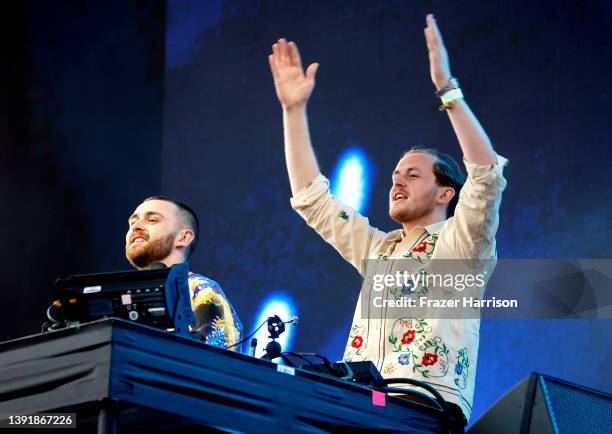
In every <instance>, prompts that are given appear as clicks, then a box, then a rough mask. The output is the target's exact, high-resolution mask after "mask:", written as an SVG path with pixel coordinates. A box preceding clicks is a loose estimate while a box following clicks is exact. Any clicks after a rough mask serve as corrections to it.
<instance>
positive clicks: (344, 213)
mask: <svg viewBox="0 0 612 434" xmlns="http://www.w3.org/2000/svg"><path fill="white" fill-rule="evenodd" d="M338 217H340V218H341V219H344V220H348V219H349V216H348V214H347V213H346V211H340V214H338Z"/></svg>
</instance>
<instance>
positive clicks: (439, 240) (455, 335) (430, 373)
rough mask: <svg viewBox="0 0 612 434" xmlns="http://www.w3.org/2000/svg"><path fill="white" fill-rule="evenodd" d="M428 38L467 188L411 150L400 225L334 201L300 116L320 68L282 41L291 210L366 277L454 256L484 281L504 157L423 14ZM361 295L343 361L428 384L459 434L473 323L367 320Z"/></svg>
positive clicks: (457, 174)
mask: <svg viewBox="0 0 612 434" xmlns="http://www.w3.org/2000/svg"><path fill="white" fill-rule="evenodd" d="M425 40H426V43H427V49H428V52H429V66H430V74H431V79H432V81H433V84H434V86H435V87H436V95H437V96H438V97H440V98H441V100H442V105H441V107H440V109H441V110H442V111H446V113H447V114H448V116H449V119H450V122H451V124H452V127H453V129H454V131H455V134H456V136H457V139H458V141H459V144H460V146H461V151H462V152H463V156H464V162H465V166H466V169H467V174H468V175H467V179H466V180H465V183H464V177H463V175H462V174H461V171H460V169H459V167H458V165H457V163H456V162H455V161H454V160H453V159H452V158H451V157H449V156H448V155H445V154H442V153H441V152H439V151H437V150H434V149H412V150H410V151H408V152H406V153H405V154H404V155H403V156H402V158H401V159H400V160H399V162H398V163H397V166H396V167H395V169H394V170H393V173H392V177H391V181H392V183H391V188H390V191H389V215H390V216H391V218H392V219H393V220H395V221H396V222H397V223H399V224H400V225H401V229H398V230H395V231H392V232H389V233H385V232H383V231H380V230H378V229H376V228H374V227H372V226H370V224H369V221H368V219H367V218H365V217H363V216H361V215H360V214H358V213H357V212H355V211H354V210H352V209H351V208H350V207H348V206H345V205H343V204H342V203H340V202H339V201H338V200H336V199H335V198H334V197H333V196H332V195H331V193H330V191H329V181H328V180H327V178H325V177H324V176H323V175H322V174H321V172H320V171H319V167H318V164H317V160H316V157H315V154H314V151H313V148H312V144H311V141H310V133H309V129H308V120H307V116H306V103H307V101H308V98H309V97H310V94H311V92H312V90H313V88H314V84H315V81H314V78H315V74H316V72H317V69H318V66H319V65H318V64H317V63H313V64H311V65H310V66H309V67H308V68H307V69H306V72H304V69H303V68H302V63H301V60H300V55H299V52H298V48H297V46H296V44H295V43H294V42H289V43H288V42H287V41H286V40H285V39H279V41H278V42H277V43H275V44H274V45H273V46H272V54H271V55H270V56H269V63H270V69H271V71H272V76H273V79H274V86H275V89H276V94H277V96H278V99H279V102H280V104H281V106H282V110H283V127H284V138H285V156H286V162H287V170H288V173H289V181H290V184H291V191H292V194H293V197H292V198H291V205H292V207H293V208H294V209H295V210H296V211H297V212H298V213H299V214H300V215H301V216H302V217H303V218H304V219H305V220H306V222H307V223H308V225H309V226H311V227H313V228H314V229H315V230H316V231H317V232H318V233H319V234H320V235H321V236H322V237H323V238H324V239H325V240H326V241H327V242H328V243H330V244H332V245H333V246H334V247H335V248H336V250H338V252H339V253H340V254H341V255H342V256H343V257H344V258H345V259H346V260H347V261H349V262H350V263H351V264H352V265H353V266H355V268H357V270H358V271H359V273H360V274H362V275H364V276H365V275H366V274H367V273H366V270H364V260H365V259H372V260H373V261H374V262H375V263H376V264H377V266H378V265H379V262H382V263H383V264H382V266H385V264H384V261H389V260H391V259H401V258H406V259H404V260H406V261H413V262H410V264H414V265H415V267H421V266H423V264H426V263H427V262H429V261H432V260H433V259H436V258H439V259H452V260H454V261H456V262H460V263H461V264H462V266H463V265H464V264H465V266H466V268H468V269H469V270H471V271H474V272H478V273H483V274H485V275H487V276H490V274H491V272H492V271H493V270H492V264H493V265H494V259H495V256H496V253H495V233H496V231H497V227H498V221H499V218H498V210H499V204H500V201H501V194H502V191H503V189H504V188H505V186H506V181H505V179H504V177H503V174H502V168H503V166H504V165H505V164H506V162H507V160H506V159H505V158H503V157H501V156H498V155H497V154H496V153H495V152H494V151H493V148H492V146H491V143H490V141H489V138H488V137H487V135H486V133H485V132H484V130H483V129H482V127H481V126H480V123H479V122H478V120H477V119H476V117H475V116H474V114H473V113H472V112H471V110H470V109H469V107H468V105H467V103H466V102H465V100H464V99H463V93H462V92H461V89H460V88H459V83H458V81H457V80H456V79H455V78H454V77H452V75H451V73H450V67H449V62H448V55H447V52H446V48H445V47H444V43H443V41H442V36H441V34H440V31H439V29H438V26H437V24H436V21H435V19H434V18H433V15H428V16H427V17H426V27H425ZM460 191H461V194H459V192H460ZM455 205H456V207H455ZM365 282H366V284H367V283H368V281H367V279H366V280H365ZM363 294H364V292H363V291H362V293H361V294H360V297H359V300H358V302H357V308H356V309H355V315H354V317H353V325H352V327H351V330H350V332H349V338H348V341H347V344H346V347H345V352H344V358H345V360H353V361H357V360H370V361H372V362H373V363H375V364H376V366H377V367H378V369H379V370H380V371H381V373H382V375H383V376H384V377H386V378H410V379H416V380H419V381H423V382H427V383H429V384H430V385H431V386H433V387H435V388H436V389H438V391H439V392H440V394H442V396H443V397H444V398H445V400H447V401H448V403H449V409H450V411H451V412H452V415H453V416H452V417H453V418H454V420H455V422H456V424H455V431H456V432H463V430H464V426H465V424H466V423H467V420H468V419H469V417H470V414H471V411H472V401H473V396H474V385H475V381H474V379H475V370H476V360H477V354H478V339H479V326H480V321H479V319H440V318H439V317H438V318H433V319H426V318H425V319H421V318H414V317H412V316H411V312H410V310H406V311H405V312H404V315H405V317H404V318H395V319H393V318H387V317H386V315H384V316H381V317H373V316H371V315H370V316H368V315H365V316H364V314H363V312H365V310H362V308H361V307H362V305H367V303H368V298H366V297H362V295H363ZM362 298H363V299H362ZM367 312H370V311H369V310H368V311H367ZM408 387H409V386H407V387H406V388H408Z"/></svg>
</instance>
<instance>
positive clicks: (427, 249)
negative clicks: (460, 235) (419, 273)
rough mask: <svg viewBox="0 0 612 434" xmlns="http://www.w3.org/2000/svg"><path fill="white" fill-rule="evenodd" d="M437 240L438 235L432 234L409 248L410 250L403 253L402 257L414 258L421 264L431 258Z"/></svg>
mask: <svg viewBox="0 0 612 434" xmlns="http://www.w3.org/2000/svg"><path fill="white" fill-rule="evenodd" d="M437 240H438V235H436V234H432V235H430V236H428V237H427V238H425V239H424V240H423V241H421V242H420V243H419V244H417V245H416V246H414V247H413V248H412V249H410V251H408V252H407V253H404V255H403V257H404V258H409V259H414V260H415V261H417V262H419V263H421V264H423V263H424V262H426V261H428V260H429V259H431V255H432V254H433V251H434V248H435V246H436V241H437Z"/></svg>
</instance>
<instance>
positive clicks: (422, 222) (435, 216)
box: [402, 212, 446, 235]
mask: <svg viewBox="0 0 612 434" xmlns="http://www.w3.org/2000/svg"><path fill="white" fill-rule="evenodd" d="M443 220H446V213H444V214H443V213H439V212H432V213H430V214H427V215H424V216H422V217H418V218H416V219H412V220H409V221H406V222H402V229H403V231H404V235H408V234H409V233H410V231H412V230H413V229H414V228H416V227H421V228H424V227H426V226H429V225H432V224H434V223H438V222H441V221H443Z"/></svg>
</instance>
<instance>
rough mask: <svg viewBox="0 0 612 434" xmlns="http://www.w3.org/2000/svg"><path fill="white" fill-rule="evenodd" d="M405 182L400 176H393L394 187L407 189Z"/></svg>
mask: <svg viewBox="0 0 612 434" xmlns="http://www.w3.org/2000/svg"><path fill="white" fill-rule="evenodd" d="M405 186H406V184H405V183H404V180H403V179H402V178H401V176H399V175H393V187H405Z"/></svg>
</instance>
